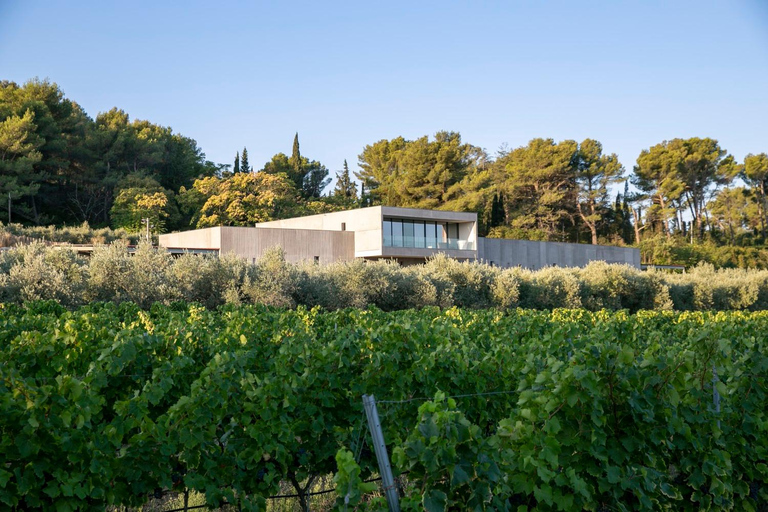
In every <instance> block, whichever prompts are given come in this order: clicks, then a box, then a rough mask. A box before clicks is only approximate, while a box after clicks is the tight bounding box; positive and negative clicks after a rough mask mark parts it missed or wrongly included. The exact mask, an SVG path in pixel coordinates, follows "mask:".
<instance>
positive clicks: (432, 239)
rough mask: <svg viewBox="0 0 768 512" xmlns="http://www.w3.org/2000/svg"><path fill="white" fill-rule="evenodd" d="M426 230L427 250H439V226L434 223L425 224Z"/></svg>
mask: <svg viewBox="0 0 768 512" xmlns="http://www.w3.org/2000/svg"><path fill="white" fill-rule="evenodd" d="M424 228H425V230H426V232H427V236H426V238H427V248H428V249H437V225H436V224H435V223H434V222H425V223H424Z"/></svg>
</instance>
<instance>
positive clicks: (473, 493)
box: [0, 302, 768, 511]
mask: <svg viewBox="0 0 768 512" xmlns="http://www.w3.org/2000/svg"><path fill="white" fill-rule="evenodd" d="M0 323H2V325H3V329H2V330H0V459H2V460H3V465H2V467H0V503H2V504H3V506H4V507H6V508H16V509H32V508H34V509H42V510H104V509H105V508H106V507H108V506H131V507H136V506H139V505H141V504H142V503H143V502H144V501H146V500H147V498H148V496H149V495H150V494H151V493H154V492H155V491H156V490H158V489H176V490H181V489H184V488H188V489H190V490H194V491H196V492H200V493H203V494H204V495H205V498H206V502H207V504H208V505H210V506H212V507H216V506H220V505H221V504H222V503H223V502H225V501H226V502H228V503H233V504H235V505H237V506H238V507H239V508H242V509H243V510H264V508H265V504H266V498H267V497H268V496H271V495H273V494H275V493H276V492H277V491H278V489H279V484H280V482H281V481H286V482H288V481H291V482H295V484H294V486H295V487H297V492H298V491H301V492H305V491H306V489H307V488H308V485H305V484H303V483H302V482H311V481H312V480H313V479H314V478H316V477H317V476H318V475H326V474H330V473H336V482H337V492H338V494H339V498H340V503H339V508H342V507H343V502H344V497H345V496H349V504H351V505H353V506H355V502H358V503H359V506H360V507H361V508H364V507H365V505H366V503H365V501H366V500H365V499H364V497H363V494H364V493H366V492H368V491H369V490H370V486H366V485H365V484H364V483H363V481H364V480H366V479H368V478H369V477H370V476H371V475H372V473H373V472H375V471H376V470H377V469H376V468H377V465H376V461H375V459H374V457H373V453H372V451H371V450H370V449H358V448H359V446H358V444H356V440H357V439H359V438H360V437H361V435H365V432H364V430H361V429H365V426H364V424H363V422H361V417H362V413H363V407H362V403H361V400H360V395H362V394H363V393H366V394H373V395H374V396H376V398H377V400H378V401H379V414H380V418H381V425H382V428H383V429H384V437H385V439H386V440H387V444H388V447H389V448H390V449H391V451H392V453H393V457H392V460H393V463H394V469H395V471H396V472H401V471H406V470H410V471H411V473H409V475H408V480H409V485H408V486H407V487H406V489H405V490H406V495H405V496H403V498H402V504H403V508H404V510H413V509H420V508H421V507H423V508H425V509H427V510H538V511H554V510H560V511H580V510H595V511H602V510H638V511H641V510H646V511H651V510H670V511H671V510H681V511H698V510H747V511H750V510H752V511H754V510H758V507H761V506H765V504H766V501H767V500H768V466H767V465H766V462H767V461H768V416H767V415H768V379H767V377H768V355H767V354H768V347H766V346H765V345H766V340H765V337H764V336H761V335H760V333H763V332H765V331H766V329H767V328H768V314H766V313H765V312H760V313H747V312H729V313H723V312H720V313H700V312H695V313H690V312H685V313H672V312H642V313H639V314H637V315H629V314H627V313H626V312H617V313H608V312H605V311H601V312H595V313H590V312H587V311H584V310H557V311H552V312H537V311H526V310H510V311H508V312H506V313H502V312H499V311H494V310H478V311H469V310H461V309H457V308H451V309H447V310H441V309H437V308H425V309H423V310H421V311H413V310H410V311H401V312H390V313H386V312H382V311H379V310H376V309H367V310H356V309H347V310H341V311H336V312H327V313H322V312H320V311H317V310H311V311H310V310H307V309H304V308H298V309H296V310H292V311H290V310H284V309H275V308H268V307H263V306H258V307H253V306H240V307H233V306H225V307H223V308H221V309H219V310H218V311H212V310H206V309H204V308H202V307H200V306H198V305H191V304H181V303H177V304H174V305H172V306H160V305H154V306H152V307H151V308H150V309H149V310H148V311H143V310H141V309H140V308H139V307H138V306H137V305H134V304H129V303H124V304H103V303H94V304H89V305H87V306H84V307H83V308H81V309H78V310H75V311H66V310H64V309H63V308H62V307H60V306H57V305H56V304H54V303H51V302H37V303H29V304H26V305H24V306H15V305H4V306H3V307H2V308H0ZM715 393H717V396H719V406H716V405H715V403H714V400H713V395H714V394H715ZM427 397H435V400H433V401H430V399H429V398H427ZM450 397H452V398H450ZM366 443H370V441H366ZM350 446H354V447H355V450H354V453H357V454H359V455H358V456H357V457H356V456H355V455H354V454H353V450H349V449H343V448H342V450H341V451H339V448H340V447H350ZM379 503H380V502H379Z"/></svg>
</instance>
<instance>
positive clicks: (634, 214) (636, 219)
mask: <svg viewBox="0 0 768 512" xmlns="http://www.w3.org/2000/svg"><path fill="white" fill-rule="evenodd" d="M641 214H642V212H641V211H640V208H632V219H633V220H634V222H633V223H632V224H633V227H634V228H635V243H636V244H639V243H640V219H641V216H642V215H641Z"/></svg>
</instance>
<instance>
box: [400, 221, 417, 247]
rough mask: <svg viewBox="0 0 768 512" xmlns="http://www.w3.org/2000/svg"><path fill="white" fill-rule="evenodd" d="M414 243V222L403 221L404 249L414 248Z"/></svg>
mask: <svg viewBox="0 0 768 512" xmlns="http://www.w3.org/2000/svg"><path fill="white" fill-rule="evenodd" d="M414 245H415V244H414V241H413V221H412V220H404V221H403V247H414Z"/></svg>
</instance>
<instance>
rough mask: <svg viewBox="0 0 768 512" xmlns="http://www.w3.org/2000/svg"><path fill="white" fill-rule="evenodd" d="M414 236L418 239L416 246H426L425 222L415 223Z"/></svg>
mask: <svg viewBox="0 0 768 512" xmlns="http://www.w3.org/2000/svg"><path fill="white" fill-rule="evenodd" d="M413 238H414V239H415V241H416V247H421V248H423V247H426V244H427V240H426V238H427V232H426V229H425V226H424V223H423V222H414V223H413Z"/></svg>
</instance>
